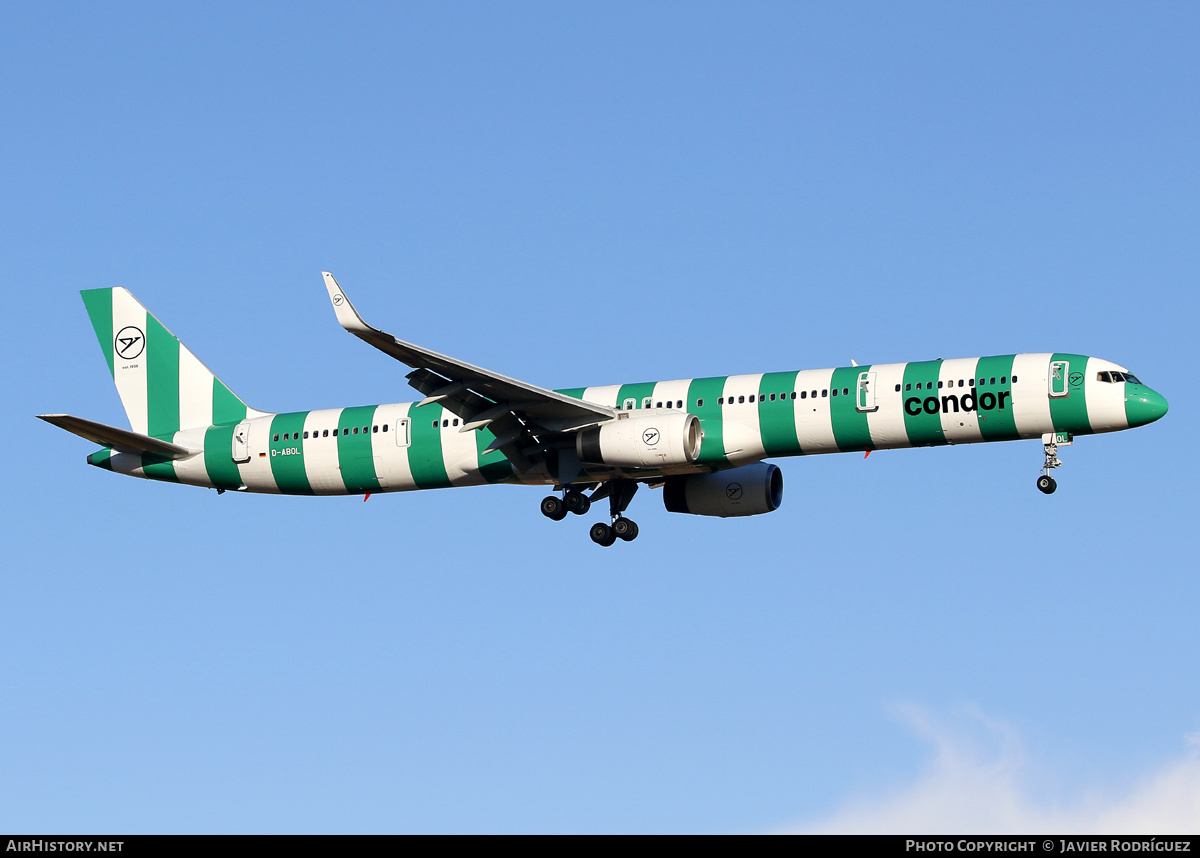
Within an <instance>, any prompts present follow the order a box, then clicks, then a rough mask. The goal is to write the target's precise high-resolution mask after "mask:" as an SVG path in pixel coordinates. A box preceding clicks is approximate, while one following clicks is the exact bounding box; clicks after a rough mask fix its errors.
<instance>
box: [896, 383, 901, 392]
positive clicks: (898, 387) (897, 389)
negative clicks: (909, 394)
mask: <svg viewBox="0 0 1200 858" xmlns="http://www.w3.org/2000/svg"><path fill="white" fill-rule="evenodd" d="M896 392H897V393H899V392H900V385H898V384H897V385H896Z"/></svg>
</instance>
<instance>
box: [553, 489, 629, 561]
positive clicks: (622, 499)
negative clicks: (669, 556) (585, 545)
mask: <svg viewBox="0 0 1200 858" xmlns="http://www.w3.org/2000/svg"><path fill="white" fill-rule="evenodd" d="M637 488H638V484H637V483H636V482H634V481H633V480H609V481H608V482H606V483H602V484H601V485H600V487H599V488H598V489H596V490H595V491H594V492H592V496H591V497H588V496H587V495H585V494H584V493H583V492H581V491H579V490H578V489H574V488H567V487H563V494H562V497H561V498H560V497H556V496H555V495H548V496H546V497H544V498H542V505H541V510H542V515H544V516H546V518H548V519H550V520H551V521H562V520H563V519H564V518H566V517H567V513H569V512H573V513H575V514H576V515H585V514H586V513H587V511H588V510H590V509H591V508H592V502H593V501H598V500H603V499H604V498H606V497H607V498H608V515H609V519H610V520H611V522H612V523H611V524H607V523H605V522H603V521H598V522H596V523H595V524H593V525H592V527H591V529H590V530H589V531H588V536H590V537H591V538H592V542H594V543H596V544H597V545H603V546H604V547H606V548H607V547H608V546H610V545H612V544H613V543H615V542H616V541H617V540H618V539H620V540H623V541H625V542H633V540H635V539H637V536H638V526H637V522H635V521H634V520H633V519H631V518H626V517H625V516H624V515H622V513H624V512H625V508H626V507H627V506H629V502H630V501H631V500H633V496H634V494H635V493H636V492H637Z"/></svg>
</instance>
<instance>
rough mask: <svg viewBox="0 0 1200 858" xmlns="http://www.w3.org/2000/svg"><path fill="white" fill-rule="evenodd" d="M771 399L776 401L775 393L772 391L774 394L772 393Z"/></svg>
mask: <svg viewBox="0 0 1200 858" xmlns="http://www.w3.org/2000/svg"><path fill="white" fill-rule="evenodd" d="M771 401H772V402H774V401H775V394H774V393H772V394H771Z"/></svg>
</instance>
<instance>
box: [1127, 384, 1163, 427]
mask: <svg viewBox="0 0 1200 858" xmlns="http://www.w3.org/2000/svg"><path fill="white" fill-rule="evenodd" d="M1167 407H1168V406H1167V399H1166V397H1165V396H1163V395H1162V394H1161V393H1158V392H1156V391H1153V390H1151V389H1150V388H1148V387H1146V386H1145V385H1141V384H1139V385H1133V384H1131V385H1128V386H1127V387H1126V389H1125V417H1126V418H1127V419H1128V420H1129V425H1130V426H1131V427H1133V426H1145V425H1146V424H1147V423H1153V422H1154V421H1155V420H1157V419H1159V418H1160V417H1162V416H1163V415H1164V414H1166V413H1167Z"/></svg>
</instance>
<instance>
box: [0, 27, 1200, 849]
mask: <svg viewBox="0 0 1200 858" xmlns="http://www.w3.org/2000/svg"><path fill="white" fill-rule="evenodd" d="M1198 25H1200V10H1198V9H1197V8H1196V7H1195V6H1193V5H1189V4H1183V3H1162V4H1152V5H1149V6H1147V5H1144V4H1143V5H1137V6H1135V5H1133V4H1124V5H1122V4H1104V3H1099V4H1089V5H1087V6H1080V5H1059V6H1046V5H1045V4H970V5H967V6H964V5H962V4H928V3H926V4H903V5H897V4H870V3H864V4H855V5H853V6H842V5H836V4H822V5H818V4H727V5H722V4H700V3H688V4H666V3H663V4H653V5H652V6H650V7H647V6H646V5H645V4H627V5H620V4H603V5H593V6H590V7H583V6H578V5H577V6H570V5H568V6H563V5H561V4H546V5H535V4H510V5H507V6H504V5H501V6H496V5H494V4H486V5H485V4H480V5H474V4H435V5H434V6H430V5H429V4H412V5H399V4H387V5H384V4H375V5H369V4H359V5H353V6H347V4H328V5H314V4H304V3H300V4H286V5H285V4H278V5H264V4H257V5H253V6H251V7H249V8H247V7H246V6H245V5H244V4H226V5H221V4H203V5H201V4H194V5H185V4H171V5H168V6H163V5H161V4H144V5H138V4H116V5H107V6H104V7H95V8H91V7H84V6H77V5H76V6H47V7H40V6H27V5H25V6H22V5H19V4H7V5H5V6H3V7H2V8H0V27H2V28H3V31H4V32H5V33H6V34H7V35H8V37H9V38H8V39H7V40H6V50H5V52H4V54H3V56H0V74H2V75H3V85H2V86H0V109H2V115H3V116H4V117H5V120H6V122H5V124H6V133H5V134H4V135H2V136H0V157H2V158H3V163H4V164H5V165H6V166H5V169H4V170H3V172H2V173H0V199H3V201H4V204H3V206H2V207H0V216H2V217H3V219H4V224H3V226H4V228H3V230H0V253H2V255H3V259H4V261H5V267H6V274H7V277H8V281H9V287H8V289H7V292H6V294H8V295H9V296H10V308H11V309H13V311H14V312H13V313H11V314H10V322H11V323H10V326H9V331H10V333H9V336H8V337H6V338H4V339H3V340H2V341H0V342H2V343H3V345H0V350H2V351H0V354H2V357H3V359H4V362H5V365H6V366H8V367H9V368H10V369H9V378H10V381H9V383H8V384H7V385H6V388H5V390H6V396H5V413H6V417H7V418H8V419H7V421H6V423H7V425H8V426H9V427H10V429H11V430H13V433H14V435H15V437H13V438H12V440H13V441H15V442H16V443H11V444H10V446H9V448H8V449H9V451H10V452H9V464H8V466H7V467H6V468H5V469H4V474H5V476H4V480H5V491H4V493H3V500H2V501H0V504H3V513H4V514H3V517H2V520H3V527H4V536H5V540H4V541H5V545H6V548H7V550H6V552H5V556H6V562H5V564H4V566H5V572H4V574H3V576H0V599H2V600H3V604H4V606H5V622H4V623H3V624H0V689H2V691H0V771H2V772H3V773H4V777H3V778H0V784H2V785H0V826H3V827H6V828H9V829H12V830H16V829H22V830H49V831H62V832H69V831H108V830H116V831H129V832H156V831H212V832H244V831H301V832H309V831H312V832H341V831H383V832H390V831H396V832H410V831H411V832H416V831H446V832H448V831H456V832H457V831H463V832H475V831H504V832H509V831H511V832H530V831H533V832H577V831H604V832H617V831H620V832H632V831H638V832H663V831H671V832H674V831H697V832H741V831H773V830H825V829H829V828H843V829H845V828H849V829H854V830H876V829H887V828H889V827H891V828H895V827H897V826H900V827H908V826H911V827H913V828H922V827H923V828H925V829H930V830H940V831H947V830H953V829H956V828H967V829H973V830H988V831H998V830H1004V828H1005V826H1007V827H1009V828H1015V829H1024V830H1030V829H1031V828H1034V827H1039V826H1040V830H1045V829H1046V828H1049V827H1059V828H1060V829H1066V828H1071V829H1072V830H1083V829H1089V830H1091V829H1096V830H1099V829H1100V828H1103V827H1104V826H1105V825H1106V824H1107V825H1114V824H1115V825H1118V827H1124V828H1126V829H1129V828H1136V827H1137V826H1139V825H1140V826H1146V827H1151V828H1154V829H1155V830H1159V831H1162V830H1165V829H1167V828H1170V827H1172V826H1173V825H1176V824H1177V823H1178V820H1179V819H1185V820H1187V819H1190V820H1194V819H1195V818H1196V816H1195V814H1196V812H1198V811H1197V805H1198V804H1200V738H1198V737H1197V734H1198V733H1200V693H1198V691H1197V689H1198V688H1200V685H1198V684H1197V681H1196V677H1197V675H1198V673H1200V645H1198V644H1200V641H1198V637H1200V633H1198V632H1197V624H1196V621H1195V606H1196V604H1197V600H1198V597H1200V584H1198V583H1197V576H1196V569H1197V565H1198V564H1197V550H1196V547H1195V542H1194V540H1193V537H1192V529H1193V527H1194V523H1195V519H1196V512H1197V504H1196V500H1195V485H1196V484H1197V479H1198V477H1200V474H1198V467H1197V455H1196V452H1195V445H1194V444H1193V443H1192V439H1191V438H1190V435H1189V433H1188V430H1187V427H1188V426H1190V425H1195V424H1196V419H1197V415H1196V413H1195V408H1194V406H1193V403H1192V401H1191V397H1190V396H1189V393H1190V391H1191V389H1192V378H1191V371H1190V370H1189V369H1188V367H1189V366H1191V364H1192V362H1193V359H1192V354H1191V352H1192V345H1193V342H1194V339H1195V327H1196V321H1197V299H1196V297H1195V282H1196V275H1197V271H1198V269H1200V244H1198V243H1197V241H1196V236H1197V228H1198V226H1200V223H1198V207H1197V202H1196V201H1197V199H1200V193H1198V192H1200V187H1198V184H1200V182H1198V178H1200V176H1198V172H1200V167H1198V166H1197V159H1196V157H1195V153H1196V140H1197V139H1198V133H1197V132H1198V131H1200V122H1198V108H1200V94H1198V91H1197V89H1196V86H1195V81H1196V79H1197V75H1198V73H1200V68H1198V67H1197V66H1198V61H1197V58H1196V53H1195V49H1194V46H1195V43H1196V38H1197V35H1198V30H1200V26H1198ZM322 269H326V270H330V271H333V272H334V273H335V274H336V275H337V277H338V279H339V281H340V282H341V284H342V285H343V286H344V287H345V288H346V289H347V291H348V292H349V294H351V295H352V296H353V298H354V301H355V303H356V304H357V305H358V307H359V309H360V310H361V311H362V312H363V314H364V315H365V316H366V317H367V319H368V320H369V321H372V322H374V323H375V324H377V325H379V326H380V327H382V328H384V329H385V330H388V331H391V332H392V333H395V334H396V335H398V336H400V337H402V338H405V339H408V340H411V341H414V342H417V343H421V344H422V345H426V346H428V347H430V348H434V349H437V350H439V351H442V352H446V353H449V354H453V355H455V356H458V357H461V358H463V359H465V360H469V361H472V362H474V363H479V364H483V365H485V366H489V367H491V368H494V369H496V370H498V371H500V372H504V373H506V374H509V375H513V376H516V377H519V378H523V379H526V380H528V381H531V382H533V383H537V384H542V385H546V386H550V387H571V386H580V385H586V384H606V383H617V382H626V381H641V380H647V379H656V378H659V379H661V378H679V377H692V376H704V375H717V374H726V373H737V372H760V371H772V370H783V369H798V368H817V367H826V366H836V365H845V364H848V363H849V361H850V360H851V359H856V360H858V361H859V362H860V363H868V362H875V363H882V362H891V361H904V360H922V359H928V358H933V357H947V358H949V357H966V356H972V355H979V354H995V353H1011V352H1014V351H1078V352H1083V353H1086V354H1094V355H1098V356H1101V357H1105V358H1108V359H1110V360H1114V361H1116V362H1118V363H1120V364H1123V365H1125V366H1128V367H1129V368H1130V369H1131V370H1132V371H1134V372H1135V373H1137V374H1138V375H1140V376H1141V378H1142V379H1143V380H1144V381H1146V382H1147V383H1148V384H1150V385H1152V386H1153V387H1155V388H1156V389H1157V390H1159V391H1160V392H1162V393H1163V394H1164V395H1165V396H1166V397H1167V399H1168V400H1169V401H1170V403H1171V413H1170V414H1169V416H1168V417H1167V418H1166V419H1164V420H1163V421H1161V422H1160V423H1157V424H1154V425H1152V426H1149V427H1146V428H1143V429H1139V430H1134V431H1130V432H1126V433H1121V434H1117V435H1112V436H1107V437H1092V438H1084V439H1081V440H1080V441H1079V442H1078V443H1077V444H1076V445H1075V446H1073V447H1071V448H1069V449H1067V450H1065V451H1064V456H1063V458H1064V461H1065V462H1066V465H1065V466H1064V467H1063V468H1062V469H1061V470H1060V471H1059V472H1058V474H1057V475H1056V476H1057V477H1058V479H1059V490H1058V492H1057V493H1056V494H1055V495H1054V496H1052V497H1044V496H1042V495H1041V494H1039V493H1038V492H1037V491H1036V489H1035V488H1034V484H1033V483H1034V478H1035V477H1036V476H1037V473H1038V468H1039V467H1040V463H1041V450H1040V447H1039V445H1038V444H1037V443H1036V442H1017V443H1008V444H993V445H977V446H974V447H959V448H955V449H936V450H929V449H926V450H909V451H893V452H884V453H879V454H876V455H873V456H871V458H870V459H869V460H867V461H865V462H864V461H863V460H862V459H861V458H859V457H857V456H851V455H846V456H828V457H814V458H810V459H803V460H799V459H798V460H784V461H781V462H780V464H781V465H782V466H783V468H784V471H785V478H786V492H785V500H784V506H783V507H782V508H781V509H780V510H779V511H778V512H776V513H773V514H771V515H768V516H762V517H758V518H752V519H747V520H730V521H723V520H715V519H701V518H692V517H689V516H677V515H671V514H668V513H666V512H665V511H664V510H663V508H662V506H661V498H660V496H659V495H658V494H657V493H655V492H648V491H647V492H642V493H640V494H639V496H638V498H637V499H636V500H635V502H634V506H633V507H632V509H631V512H632V514H633V515H634V517H636V519H637V520H638V522H639V524H640V525H641V536H640V538H639V539H638V541H637V542H636V543H634V544H632V545H620V546H617V547H615V548H613V549H610V550H602V549H599V548H597V547H596V546H594V545H592V544H591V543H590V542H589V541H588V540H587V536H586V524H585V522H583V521H582V520H578V519H574V520H572V521H568V522H564V523H562V524H557V525H556V524H554V523H552V522H549V521H547V520H546V519H544V518H543V517H542V516H541V515H539V514H538V512H537V503H538V500H539V499H540V498H541V496H542V492H540V491H539V490H537V489H521V488H513V487H491V488H479V489H460V490H453V491H434V492H428V493H415V494H408V495H386V496H376V497H373V498H372V499H371V500H370V502H369V503H366V504H364V503H362V501H361V499H357V498H341V499H337V498H326V499H313V498H307V499H306V498H274V497H251V496H234V495H230V494H227V495H224V496H221V497H217V496H216V494H215V493H213V492H209V491H202V490H198V489H192V488H187V487H182V486H174V485H159V484H150V483H145V482H142V481H137V480H131V479H126V478H121V477H118V476H116V475H113V474H110V473H106V472H102V471H100V470H98V469H94V468H89V467H87V466H86V465H85V464H84V458H85V457H86V455H87V454H88V453H89V452H91V449H92V448H91V447H90V446H88V445H87V444H86V443H85V442H82V441H80V440H79V439H76V438H73V437H71V436H69V435H67V434H65V433H62V432H60V431H58V430H56V429H54V428H53V427H50V426H47V425H45V424H42V423H40V422H39V421H36V420H34V419H33V415H34V414H38V413H45V412H58V411H65V412H69V413H72V414H77V415H80V416H83V417H87V418H91V419H95V420H101V421H104V422H108V423H114V424H118V425H122V424H123V423H124V415H123V412H122V410H121V407H120V403H119V400H118V398H117V396H116V392H115V390H114V389H113V386H112V383H111V379H109V378H108V377H107V373H106V368H105V365H104V361H103V359H102V357H101V354H100V352H99V349H98V347H97V345H96V343H95V339H94V336H93V335H92V332H91V328H90V325H89V323H88V320H87V316H86V314H85V312H84V309H83V306H82V303H81V302H80V300H79V298H78V294H77V293H78V290H80V289H84V288H92V287H100V286H115V285H122V286H125V287H127V288H129V289H130V290H131V291H132V292H133V293H134V294H135V295H136V296H137V297H138V298H139V299H141V300H142V301H143V302H144V303H145V304H146V305H147V306H148V307H149V308H150V309H151V310H152V311H153V312H154V313H155V314H156V315H157V316H158V317H159V318H160V319H161V320H162V321H163V322H164V324H166V325H167V326H168V327H169V328H171V329H172V330H173V331H174V332H175V333H176V334H177V335H179V336H180V338H181V339H182V340H183V341H184V342H185V343H187V345H188V346H189V348H191V349H192V350H193V351H194V352H195V353H196V354H197V355H198V356H199V357H200V358H201V359H202V360H204V361H205V362H206V363H208V364H209V365H210V366H211V367H212V368H213V369H214V370H215V371H216V372H217V373H218V374H219V375H220V376H221V377H222V378H223V379H224V380H225V381H226V382H228V383H229V384H230V386H231V387H232V388H233V389H234V390H236V391H237V392H238V393H239V394H240V395H241V396H242V397H243V398H244V399H246V400H247V401H248V402H249V403H250V404H251V405H253V406H255V407H258V408H263V409H268V410H289V409H301V408H320V407H335V406H341V405H357V404H365V403H375V402H386V401H402V400H405V399H408V398H410V394H411V392H410V390H409V389H408V388H407V386H406V385H405V383H404V379H403V375H404V372H405V369H404V368H403V367H401V366H399V365H397V364H395V362H393V361H391V360H390V359H388V358H387V357H385V356H383V355H381V354H379V353H377V352H375V351H374V350H372V349H369V348H368V347H366V346H364V345H363V344H361V343H359V342H358V341H357V340H355V339H354V338H352V337H349V336H347V335H346V334H345V333H344V332H342V331H341V330H340V329H339V328H338V326H337V324H336V322H335V321H334V318H333V315H332V313H331V311H330V309H329V304H328V299H327V297H326V296H325V294H324V289H323V286H322V283H321V278H320V274H319V272H320V271H321V270H322ZM1000 807H1003V808H1006V809H1008V810H1006V811H1005V813H1006V814H1007V815H1005V816H1002V817H997V816H996V815H995V813H998V812H999V811H994V812H993V811H992V810H989V809H994V808H1000ZM1164 807H1165V808H1168V810H1167V811H1163V810H1162V809H1163V808H1164ZM1171 808H1178V809H1179V810H1178V813H1177V815H1176V816H1169V815H1168V816H1165V817H1164V816H1161V814H1162V813H1170V812H1173V811H1170V809H1171ZM989 813H993V815H988V814H989ZM1153 813H1159V814H1160V816H1157V817H1156V816H1153ZM897 819H899V820H904V821H906V824H900V823H897V822H896V820H897ZM1114 820H1115V821H1116V822H1114ZM1179 824H1182V823H1179Z"/></svg>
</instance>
